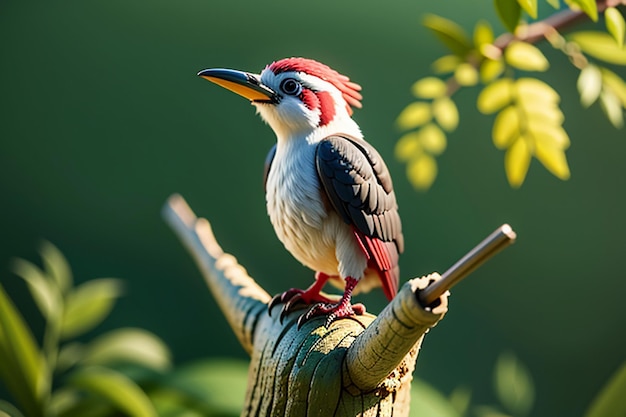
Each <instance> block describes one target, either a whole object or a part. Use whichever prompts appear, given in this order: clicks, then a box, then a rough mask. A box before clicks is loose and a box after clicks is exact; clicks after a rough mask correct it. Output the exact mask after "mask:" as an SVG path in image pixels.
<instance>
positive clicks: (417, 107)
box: [396, 101, 433, 130]
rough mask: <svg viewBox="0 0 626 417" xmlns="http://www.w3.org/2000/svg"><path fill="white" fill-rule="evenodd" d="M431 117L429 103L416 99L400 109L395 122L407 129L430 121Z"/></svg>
mask: <svg viewBox="0 0 626 417" xmlns="http://www.w3.org/2000/svg"><path fill="white" fill-rule="evenodd" d="M432 117H433V115H432V111H431V109H430V104H428V103H425V102H423V101H416V102H413V103H411V104H409V105H408V106H406V107H405V108H404V110H402V112H401V113H400V115H399V116H398V119H397V120H396V123H397V124H398V126H399V127H400V128H402V129H405V130H408V129H413V128H415V127H418V126H421V125H424V124H426V123H428V122H430V120H431V119H432Z"/></svg>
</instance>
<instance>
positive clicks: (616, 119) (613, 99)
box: [600, 90, 624, 129]
mask: <svg viewBox="0 0 626 417" xmlns="http://www.w3.org/2000/svg"><path fill="white" fill-rule="evenodd" d="M600 106H601V107H602V110H603V111H604V114H606V117H607V118H608V119H609V121H610V122H611V124H612V125H613V126H615V128H617V129H620V128H621V127H622V126H624V113H623V111H622V103H620V100H619V98H618V97H617V96H616V95H615V94H613V93H612V92H611V91H608V90H604V91H602V93H601V94H600Z"/></svg>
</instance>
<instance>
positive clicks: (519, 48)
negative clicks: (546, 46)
mask: <svg viewBox="0 0 626 417" xmlns="http://www.w3.org/2000/svg"><path fill="white" fill-rule="evenodd" d="M504 59H505V61H506V62H507V64H509V65H510V66H512V67H515V68H517V69H521V70H522V71H545V70H547V69H548V67H550V63H549V62H548V60H547V59H546V57H545V56H544V55H543V53H542V52H541V51H540V50H539V49H538V48H537V47H536V46H534V45H531V44H530V43H528V42H522V41H513V42H511V43H510V44H509V46H507V47H506V49H505V50H504Z"/></svg>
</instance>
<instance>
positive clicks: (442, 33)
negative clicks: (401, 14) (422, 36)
mask: <svg viewBox="0 0 626 417" xmlns="http://www.w3.org/2000/svg"><path fill="white" fill-rule="evenodd" d="M422 24H423V25H424V26H426V27H427V28H428V29H430V30H431V31H432V32H433V33H434V34H435V36H437V38H438V39H439V40H440V41H441V42H442V43H443V44H444V45H445V46H446V47H447V48H448V49H449V50H450V52H452V53H453V54H455V55H458V56H465V55H466V54H467V53H468V52H469V51H470V50H471V49H472V43H471V42H470V40H469V38H468V36H467V34H466V33H465V31H464V30H463V28H461V27H460V26H459V25H458V24H456V23H455V22H453V21H451V20H448V19H444V18H443V17H440V16H436V15H434V14H428V15H426V16H425V17H424V20H423V22H422Z"/></svg>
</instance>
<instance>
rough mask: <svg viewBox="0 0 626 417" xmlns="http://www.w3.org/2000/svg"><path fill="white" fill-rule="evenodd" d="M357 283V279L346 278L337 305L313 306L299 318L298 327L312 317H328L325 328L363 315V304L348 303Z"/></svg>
mask: <svg viewBox="0 0 626 417" xmlns="http://www.w3.org/2000/svg"><path fill="white" fill-rule="evenodd" d="M358 283H359V281H358V280H357V279H355V278H352V277H347V278H346V289H345V290H344V292H343V296H342V297H341V300H339V302H338V303H325V302H322V303H318V304H315V305H314V306H313V307H311V308H310V309H309V311H307V312H306V313H305V314H303V315H302V316H301V317H300V319H299V320H298V326H302V324H304V323H306V322H307V321H309V320H310V319H312V318H313V317H318V316H325V315H328V317H327V319H326V327H328V326H330V324H331V323H332V322H333V321H335V320H338V319H341V318H344V317H350V316H353V315H361V314H363V313H365V306H364V305H363V304H354V305H352V304H351V303H350V300H351V298H352V291H354V287H356V285H357V284H358Z"/></svg>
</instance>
